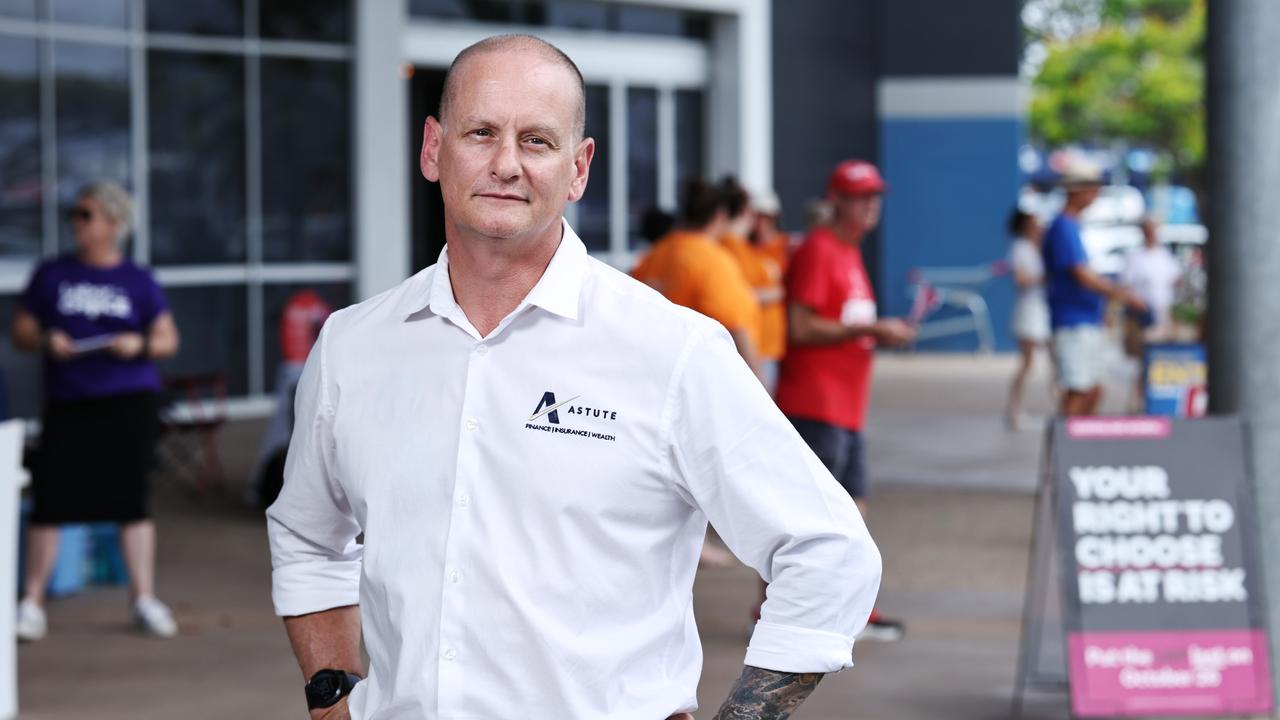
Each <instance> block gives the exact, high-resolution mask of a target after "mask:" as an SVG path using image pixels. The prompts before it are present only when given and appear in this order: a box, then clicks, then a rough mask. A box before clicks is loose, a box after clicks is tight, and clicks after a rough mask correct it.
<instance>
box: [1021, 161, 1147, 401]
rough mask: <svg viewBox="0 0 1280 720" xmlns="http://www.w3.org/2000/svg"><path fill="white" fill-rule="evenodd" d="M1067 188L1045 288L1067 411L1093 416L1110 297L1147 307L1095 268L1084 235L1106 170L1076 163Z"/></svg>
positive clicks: (1047, 259) (1052, 235)
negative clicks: (1085, 217)
mask: <svg viewBox="0 0 1280 720" xmlns="http://www.w3.org/2000/svg"><path fill="white" fill-rule="evenodd" d="M1062 185H1063V188H1064V189H1065V190H1066V191H1067V201H1066V205H1065V206H1064V207H1063V208H1062V214H1061V215H1059V216H1058V217H1057V218H1055V219H1054V221H1053V223H1052V224H1051V225H1050V226H1049V229H1048V230H1046V231H1045V234H1044V269H1045V290H1046V294H1047V296H1048V300H1049V316H1050V320H1051V323H1052V325H1053V355H1054V359H1055V360H1056V362H1057V366H1058V383H1059V385H1061V387H1062V390H1063V394H1062V408H1061V412H1062V414H1063V415H1093V414H1096V413H1097V411H1098V405H1099V404H1100V403H1101V401H1102V369H1103V368H1102V357H1103V342H1104V338H1103V334H1102V318H1103V312H1104V310H1105V308H1106V301H1107V300H1108V299H1111V300H1115V301H1117V302H1121V303H1123V304H1125V305H1128V306H1130V307H1132V308H1134V309H1136V310H1139V311H1143V310H1145V309H1146V306H1145V305H1144V304H1143V303H1142V301H1141V300H1139V299H1138V298H1137V297H1135V296H1134V295H1133V294H1132V293H1130V292H1128V291H1127V290H1125V289H1123V288H1121V287H1120V286H1119V285H1116V284H1115V283H1112V282H1111V281H1109V280H1107V279H1106V278H1103V277H1102V276H1101V275H1098V274H1097V273H1095V272H1094V271H1093V270H1092V269H1090V268H1089V256H1088V253H1086V252H1085V249H1084V242H1083V241H1082V240H1081V238H1080V215H1081V213H1083V212H1084V210H1085V208H1087V207H1089V205H1091V204H1093V201H1094V200H1097V199H1098V193H1099V190H1100V188H1101V187H1102V171H1101V169H1100V168H1099V167H1098V166H1096V165H1093V164H1092V163H1088V162H1084V161H1079V162H1076V163H1074V164H1073V165H1072V166H1071V167H1070V168H1069V169H1068V170H1067V171H1066V172H1064V173H1063V176H1062Z"/></svg>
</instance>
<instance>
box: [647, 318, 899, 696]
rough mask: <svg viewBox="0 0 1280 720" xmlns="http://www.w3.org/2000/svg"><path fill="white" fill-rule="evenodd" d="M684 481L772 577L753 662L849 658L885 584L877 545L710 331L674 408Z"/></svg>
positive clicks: (698, 343)
mask: <svg viewBox="0 0 1280 720" xmlns="http://www.w3.org/2000/svg"><path fill="white" fill-rule="evenodd" d="M665 414H666V416H667V418H668V420H669V422H668V424H667V427H668V428H669V432H670V438H669V439H670V447H671V451H672V455H673V461H674V463H675V467H676V476H677V482H678V483H679V484H680V486H681V488H682V489H683V491H684V492H685V493H687V496H688V497H689V498H690V500H691V501H692V502H693V503H694V504H696V505H697V506H698V507H699V508H701V510H702V511H703V512H704V513H705V514H706V516H707V518H708V519H709V520H710V522H711V524H712V526H714V527H715V529H716V531H717V532H718V533H719V535H720V537H721V538H723V539H724V541H725V543H726V544H727V545H728V546H729V549H730V550H732V551H733V553H734V554H735V555H736V556H737V557H738V558H739V559H740V560H742V561H743V562H744V563H746V564H747V565H749V566H751V567H752V568H754V569H755V570H756V571H757V572H759V573H760V576H761V577H762V578H764V580H765V581H766V582H768V583H769V589H768V595H767V599H766V600H765V603H764V605H763V607H762V608H761V611H760V622H759V623H758V624H757V625H756V628H755V632H754V634H753V635H752V638H751V644H750V646H749V647H748V650H747V657H746V664H748V665H751V666H755V667H759V668H764V669H767V670H775V671H779V672H834V671H837V670H841V669H843V668H846V667H850V666H851V665H852V664H853V662H852V650H853V640H854V636H855V635H857V633H858V632H859V631H860V630H861V629H862V628H863V626H864V625H865V624H866V622H867V618H868V616H869V615H870V613H871V609H872V606H873V605H874V603H875V598H876V593H877V592H878V591H879V587H880V569H881V561H880V552H879V550H878V549H877V548H876V546H875V543H874V542H873V541H872V539H871V536H870V534H869V533H868V532H867V528H866V525H865V523H863V521H862V516H861V514H860V513H859V512H858V509H857V507H856V506H855V505H854V503H853V500H852V499H851V498H850V497H849V495H848V493H846V492H845V491H844V489H843V488H841V487H840V485H839V484H838V483H837V482H836V481H835V479H834V478H833V477H832V476H831V474H830V473H829V472H828V471H827V469H826V467H824V466H823V465H822V463H821V462H820V461H819V460H818V458H817V457H816V456H815V455H814V454H813V452H812V451H811V450H810V449H809V447H808V446H807V445H806V444H805V442H804V440H802V439H801V438H800V436H799V434H798V433H797V432H796V431H795V429H794V428H793V427H792V425H791V423H790V422H789V421H788V420H787V419H786V418H785V417H783V415H782V413H781V412H780V411H779V410H778V409H777V406H776V405H774V403H773V400H772V399H771V398H770V397H769V395H768V393H766V392H765V390H764V388H763V387H761V385H760V383H759V381H757V380H756V379H755V377H754V376H753V375H752V374H751V371H750V370H749V369H748V368H747V366H746V364H745V363H743V362H742V360H741V359H740V358H739V357H738V355H737V352H736V351H735V350H734V346H733V342H732V340H731V339H730V338H729V336H728V334H727V333H725V332H724V331H723V330H721V329H719V328H714V329H709V330H708V331H707V332H706V333H705V334H703V335H702V336H701V337H695V338H694V339H693V340H691V341H690V346H689V349H688V351H687V352H686V354H685V357H684V358H683V359H682V361H681V365H680V366H679V367H678V369H677V371H676V375H675V376H674V379H673V383H672V386H671V392H670V393H669V398H668V405H667V412H666V413H665Z"/></svg>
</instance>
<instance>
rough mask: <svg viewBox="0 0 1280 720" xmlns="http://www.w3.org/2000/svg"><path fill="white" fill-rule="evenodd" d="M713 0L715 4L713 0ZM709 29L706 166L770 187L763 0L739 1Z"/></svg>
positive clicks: (768, 31)
mask: <svg viewBox="0 0 1280 720" xmlns="http://www.w3.org/2000/svg"><path fill="white" fill-rule="evenodd" d="M713 4H715V3H713ZM735 9H736V10H737V12H736V13H733V14H721V15H718V16H717V17H716V20H715V24H714V26H713V29H712V36H711V43H712V61H711V68H712V70H711V74H712V84H711V92H710V97H709V101H710V102H709V103H708V104H709V112H708V113H707V120H708V128H707V129H708V132H707V139H708V141H709V142H710V148H709V149H710V169H711V174H712V175H713V177H714V176H716V175H720V174H721V173H734V174H736V175H737V176H738V180H739V181H740V182H742V184H743V185H745V186H746V187H747V188H749V189H752V190H763V189H766V188H771V187H772V186H773V51H772V50H773V37H772V26H771V23H772V16H771V15H770V9H769V2H768V0H742V1H741V2H740V3H738V4H737V5H736V7H735Z"/></svg>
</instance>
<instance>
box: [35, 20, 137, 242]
mask: <svg viewBox="0 0 1280 720" xmlns="http://www.w3.org/2000/svg"><path fill="white" fill-rule="evenodd" d="M53 67H54V77H55V79H54V93H55V100H54V107H55V108H56V111H57V135H56V137H57V142H58V209H59V218H62V217H64V216H65V214H66V211H67V210H69V209H70V208H71V205H72V204H73V203H74V202H75V198H76V195H77V194H78V193H79V192H80V190H81V189H82V188H83V187H84V186H85V185H88V184H89V183H91V182H96V181H98V180H113V181H115V182H117V183H119V184H120V185H122V186H124V187H129V185H130V176H129V165H130V163H129V160H130V128H129V115H130V113H129V49H128V48H126V47H119V46H111V45H88V44H84V43H73V42H59V43H55V44H54V46H53ZM58 238H59V241H58V245H59V248H60V249H62V250H69V249H71V248H72V247H73V239H72V236H71V227H70V226H69V225H68V224H67V223H66V222H60V224H59V232H58Z"/></svg>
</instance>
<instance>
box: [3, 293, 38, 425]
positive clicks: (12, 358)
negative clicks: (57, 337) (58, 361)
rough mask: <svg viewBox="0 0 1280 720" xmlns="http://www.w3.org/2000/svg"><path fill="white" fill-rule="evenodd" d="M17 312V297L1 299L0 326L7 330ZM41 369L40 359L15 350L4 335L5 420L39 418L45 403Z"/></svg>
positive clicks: (7, 296)
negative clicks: (6, 418) (10, 418)
mask: <svg viewBox="0 0 1280 720" xmlns="http://www.w3.org/2000/svg"><path fill="white" fill-rule="evenodd" d="M17 311H18V298H17V296H16V295H6V296H4V297H0V323H3V324H4V326H5V327H8V326H9V323H11V322H13V314H14V313H15V312H17ZM41 365H42V363H41V360H40V356H39V355H37V354H35V353H27V352H22V351H20V350H18V349H17V348H15V347H14V346H13V342H12V341H11V340H10V339H9V334H8V333H5V337H4V339H3V340H0V368H2V369H3V371H2V372H0V406H3V407H0V412H3V411H4V410H6V409H7V410H8V415H7V417H39V415H40V411H41V409H42V407H43V399H44V386H43V372H42V370H41Z"/></svg>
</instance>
